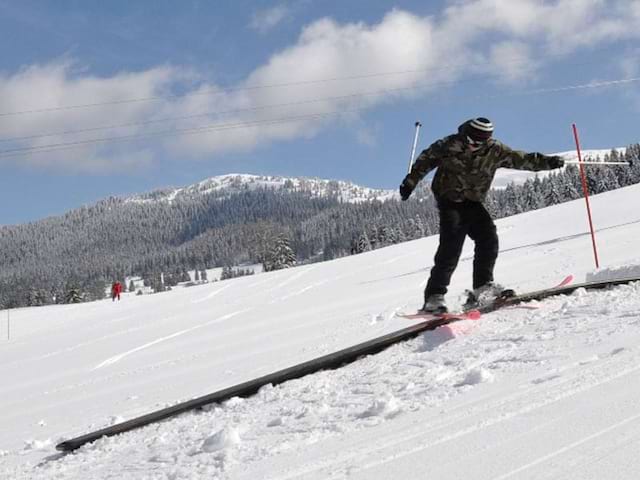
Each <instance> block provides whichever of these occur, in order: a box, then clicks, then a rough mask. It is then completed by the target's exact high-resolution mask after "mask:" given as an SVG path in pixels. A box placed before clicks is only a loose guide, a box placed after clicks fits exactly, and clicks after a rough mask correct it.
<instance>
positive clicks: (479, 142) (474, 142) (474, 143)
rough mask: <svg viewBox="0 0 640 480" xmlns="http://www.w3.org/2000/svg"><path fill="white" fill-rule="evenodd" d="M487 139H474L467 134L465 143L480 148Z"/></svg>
mask: <svg viewBox="0 0 640 480" xmlns="http://www.w3.org/2000/svg"><path fill="white" fill-rule="evenodd" d="M487 140H488V139H487ZM487 140H474V139H473V138H471V137H470V136H469V135H467V143H468V144H469V146H470V147H472V148H480V147H481V146H483V145H485V144H486V143H487Z"/></svg>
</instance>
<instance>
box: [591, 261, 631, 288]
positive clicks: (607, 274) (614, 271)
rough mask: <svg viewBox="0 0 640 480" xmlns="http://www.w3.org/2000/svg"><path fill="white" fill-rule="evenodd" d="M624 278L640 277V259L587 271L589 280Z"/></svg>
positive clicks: (602, 280)
mask: <svg viewBox="0 0 640 480" xmlns="http://www.w3.org/2000/svg"><path fill="white" fill-rule="evenodd" d="M621 278H622V279H624V278H640V259H638V260H636V261H634V262H629V263H627V264H626V265H619V266H615V267H609V268H604V269H600V270H596V271H594V272H590V273H587V282H606V281H609V280H618V279H621Z"/></svg>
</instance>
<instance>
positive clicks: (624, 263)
mask: <svg viewBox="0 0 640 480" xmlns="http://www.w3.org/2000/svg"><path fill="white" fill-rule="evenodd" d="M639 196H640V185H638V186H633V187H628V188H625V189H620V190H617V191H612V192H608V193H605V194H601V195H597V196H594V197H592V200H591V207H592V212H593V217H594V223H595V225H596V228H597V232H596V240H597V245H598V248H599V257H600V262H601V268H600V269H599V270H596V269H595V268H594V258H593V252H592V248H591V239H590V237H589V235H588V223H587V219H586V214H585V208H584V200H576V201H574V202H570V203H566V204H563V205H558V206H555V207H550V208H546V209H544V210H538V211H534V212H529V213H526V214H522V215H518V216H514V217H509V218H506V219H502V220H500V221H498V222H497V224H498V229H499V234H500V241H501V254H500V257H499V259H498V264H497V268H496V279H497V280H498V281H499V282H501V283H502V284H504V285H505V286H508V287H513V288H515V289H517V290H518V291H521V292H526V291H531V290H537V289H540V288H545V287H549V286H552V285H554V284H556V283H558V282H559V281H561V280H562V279H563V278H564V277H565V276H566V275H568V274H573V275H574V276H575V281H576V282H582V281H585V280H587V279H589V280H592V279H607V278H612V277H619V276H624V277H629V278H631V277H637V276H638V274H639V273H640V267H639V266H640V251H638V249H637V245H638V238H639V237H640V210H638V207H637V205H638V200H637V199H638V197H639ZM436 245H437V238H436V237H429V238H424V239H420V240H416V241H411V242H407V243H403V244H400V245H395V246H392V247H388V248H384V249H380V250H376V251H373V252H369V253H365V254H360V255H357V256H351V257H347V258H343V259H339V260H334V261H331V262H325V263H318V264H312V265H306V266H301V267H297V268H292V269H290V270H285V271H277V272H270V273H262V274H259V275H255V276H250V277H241V278H237V279H234V280H228V281H224V282H215V283H209V284H205V285H201V286H194V287H191V288H185V289H176V290H173V291H171V292H166V293H162V294H157V295H147V296H135V295H133V294H131V295H124V296H123V298H122V300H121V301H120V302H117V301H116V302H112V301H111V300H104V301H100V302H95V303H87V304H80V305H64V306H50V307H40V308H29V309H20V310H12V311H10V312H7V311H0V318H1V321H0V375H1V378H2V379H3V382H2V385H0V425H1V426H2V427H1V428H0V478H2V479H5V478H7V479H51V478H56V479H84V478H92V479H111V478H123V479H124V478H126V479H172V480H173V479H183V478H184V479H191V478H209V479H256V478H263V479H339V478H350V479H352V478H353V479H368V480H378V479H379V480H382V479H390V478H434V479H440V480H442V479H445V480H446V479H452V480H453V479H461V478H464V479H491V480H503V479H511V478H513V479H551V478H557V479H567V478H576V479H577V478H579V479H605V480H606V479H616V480H620V479H635V478H638V476H639V474H640V457H638V455H637V452H638V450H639V448H640V409H639V408H638V398H640V283H639V282H631V283H629V284H628V285H622V286H619V287H616V288H610V289H606V290H590V291H586V290H584V289H579V290H577V291H576V292H575V293H574V294H571V295H566V296H557V297H552V298H549V299H547V300H544V301H540V302H532V303H529V304H526V305H523V306H521V307H518V308H509V309H503V310H500V311H497V312H494V313H491V314H486V315H483V316H482V318H481V319H480V320H478V321H462V322H458V323H455V324H451V325H449V326H447V327H441V328H439V329H437V330H435V331H430V332H425V333H423V334H421V335H419V336H418V337H417V338H415V339H413V340H410V341H406V342H403V343H400V344H396V345H394V346H392V347H390V348H388V349H387V350H385V351H383V352H381V353H379V354H377V355H372V356H368V357H365V358H362V359H360V360H358V361H357V362H355V363H352V364H349V365H346V366H344V367H342V368H340V369H337V370H332V371H322V372H319V373H316V374H313V375H309V376H307V377H303V378H300V379H298V380H293V381H290V382H286V383H284V384H281V385H278V386H271V385H269V386H265V387H263V388H262V389H261V390H260V391H259V393H258V394H256V395H255V396H253V397H250V398H246V399H240V398H233V399H231V400H229V401H227V402H225V403H224V404H218V405H211V406H209V407H207V408H204V409H202V410H199V411H197V412H193V413H188V414H183V415H181V416H178V417H176V418H173V419H170V420H167V421H164V422H161V423H158V424H154V425H150V426H148V427H145V428H142V429H139V430H135V431H132V432H130V433H126V434H123V435H120V436H117V437H112V438H103V439H101V440H98V441H96V442H94V443H92V444H88V445H85V446H84V447H82V448H80V449H79V450H77V451H76V452H74V453H71V454H60V453H59V452H56V450H55V445H56V444H57V443H58V442H59V441H62V440H65V439H68V438H71V437H74V436H77V435H81V434H84V433H87V432H89V431H91V430H95V429H98V428H101V427H104V426H107V425H112V424H115V423H120V422H122V421H124V420H127V419H130V418H133V417H136V416H139V415H141V414H144V413H147V412H150V411H152V410H155V409H158V408H161V407H165V406H168V405H172V404H174V403H176V402H178V401H182V400H187V399H190V398H194V397H197V396H201V395H204V394H207V393H211V392H214V391H217V390H220V389H222V388H224V387H228V386H232V385H236V384H238V383H241V382H243V381H246V380H250V379H253V378H256V377H258V376H262V375H266V374H269V373H272V372H275V371H277V370H281V369H283V368H286V367H290V366H292V365H294V364H297V363H300V362H303V361H306V360H309V359H312V358H316V357H318V356H320V355H324V354H327V353H330V352H334V351H337V350H340V349H342V348H345V347H348V346H350V345H353V344H356V343H360V342H363V341H366V340H369V339H372V338H375V337H378V336H381V335H384V334H386V333H389V332H392V331H396V330H399V329H401V328H404V327H406V326H408V325H411V324H412V321H409V320H406V319H401V318H398V317H397V316H395V313H397V312H401V311H402V312H409V311H414V310H415V309H417V308H418V307H419V306H420V305H421V303H422V290H423V288H424V285H425V282H426V279H427V276H428V272H429V269H430V267H431V265H432V258H433V254H434V252H435V248H436ZM472 252H473V244H472V243H471V242H468V243H467V244H466V245H465V250H464V252H463V257H462V259H461V262H460V265H459V268H458V270H457V271H456V274H455V275H454V278H453V282H452V285H451V289H450V292H449V294H448V296H447V298H448V301H449V304H450V307H451V308H453V309H455V308H456V307H457V306H459V305H460V303H461V301H462V299H463V296H464V290H465V289H466V288H468V287H469V286H470V285H469V283H470V278H471V265H472V262H471V259H472Z"/></svg>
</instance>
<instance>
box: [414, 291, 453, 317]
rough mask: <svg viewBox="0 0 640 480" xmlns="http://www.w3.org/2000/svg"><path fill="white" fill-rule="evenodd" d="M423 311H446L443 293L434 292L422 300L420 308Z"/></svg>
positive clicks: (436, 312) (435, 312)
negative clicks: (422, 303)
mask: <svg viewBox="0 0 640 480" xmlns="http://www.w3.org/2000/svg"><path fill="white" fill-rule="evenodd" d="M420 311H421V312H424V313H434V314H438V313H447V312H448V309H447V304H446V303H445V301H444V295H442V294H441V293H434V294H432V295H429V296H428V297H427V299H426V300H425V302H424V305H423V307H422V308H421V309H420Z"/></svg>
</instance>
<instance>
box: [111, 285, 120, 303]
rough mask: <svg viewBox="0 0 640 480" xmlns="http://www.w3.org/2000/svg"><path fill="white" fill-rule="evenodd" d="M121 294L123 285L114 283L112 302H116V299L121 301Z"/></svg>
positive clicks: (112, 286)
mask: <svg viewBox="0 0 640 480" xmlns="http://www.w3.org/2000/svg"><path fill="white" fill-rule="evenodd" d="M120 293H122V284H121V283H120V282H117V281H116V282H113V285H111V301H112V302H115V301H116V298H117V299H118V301H120Z"/></svg>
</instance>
